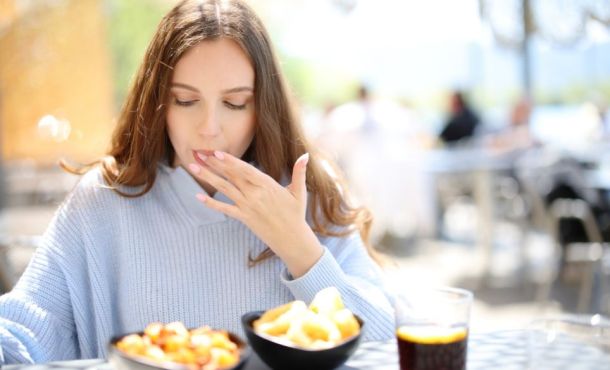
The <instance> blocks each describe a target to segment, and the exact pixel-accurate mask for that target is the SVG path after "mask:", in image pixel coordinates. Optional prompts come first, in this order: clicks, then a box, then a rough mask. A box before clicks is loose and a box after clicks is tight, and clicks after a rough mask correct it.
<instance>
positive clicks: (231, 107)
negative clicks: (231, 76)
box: [223, 101, 246, 110]
mask: <svg viewBox="0 0 610 370" xmlns="http://www.w3.org/2000/svg"><path fill="white" fill-rule="evenodd" d="M223 103H224V105H225V106H226V107H227V108H229V109H233V110H242V109H246V104H241V105H240V104H233V103H230V102H228V101H224V102H223Z"/></svg>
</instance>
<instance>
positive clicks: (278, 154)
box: [63, 0, 378, 263]
mask: <svg viewBox="0 0 610 370" xmlns="http://www.w3.org/2000/svg"><path fill="white" fill-rule="evenodd" d="M222 37H226V38H230V39H232V40H234V41H236V42H237V43H238V44H239V45H240V46H241V48H242V49H243V50H244V51H245V52H246V54H247V55H248V56H249V58H250V61H251V63H252V65H253V67H254V72H255V83H254V99H255V109H256V117H257V125H256V131H255V135H254V140H253V142H252V144H251V145H250V147H249V148H248V150H247V151H246V154H244V158H243V159H244V160H254V161H256V162H257V163H258V165H259V166H260V167H261V169H262V170H263V171H264V172H265V173H267V174H268V175H269V176H271V177H273V178H274V179H275V180H276V181H279V180H280V178H281V176H282V175H284V174H286V173H288V174H290V173H291V172H292V167H293V165H294V163H295V161H296V160H297V158H298V157H299V156H300V155H302V154H304V153H305V152H309V153H310V160H309V164H308V168H307V189H308V191H309V192H310V194H311V195H310V197H309V201H310V203H309V207H310V210H313V211H312V212H311V217H312V221H313V222H312V223H313V225H312V226H313V230H314V231H315V232H316V233H318V234H320V235H325V236H344V235H347V234H348V233H351V232H353V231H355V230H358V231H359V232H360V234H361V236H362V238H363V240H364V241H365V245H367V249H368V250H369V253H370V254H371V256H373V257H374V258H375V259H376V260H378V256H377V255H376V253H375V252H374V251H373V249H372V248H370V246H368V234H369V229H370V226H371V222H372V216H371V214H370V212H369V211H368V210H367V209H365V208H357V207H353V206H351V205H350V204H349V202H348V201H347V199H346V194H345V192H344V189H345V188H344V187H341V186H340V185H339V184H338V180H337V178H333V177H331V175H330V174H329V172H328V171H327V170H325V169H324V168H323V166H322V163H321V158H320V157H319V156H318V155H317V154H316V153H315V152H314V149H313V148H312V147H311V146H310V145H309V144H308V143H307V141H306V139H305V136H304V134H303V132H302V130H301V126H300V123H299V120H298V119H297V114H296V113H295V111H294V110H293V105H292V104H291V102H290V99H289V93H288V90H287V88H286V84H285V82H284V80H283V77H282V74H281V73H280V68H279V64H278V62H277V59H276V57H275V55H274V52H273V48H272V46H271V41H270V38H269V36H268V34H267V32H266V30H265V28H264V26H263V24H262V22H261V21H260V19H259V18H258V17H257V16H256V14H255V13H254V11H253V10H252V9H250V8H249V7H248V6H247V5H246V4H244V3H243V2H242V1H240V0H228V1H226V0H183V1H181V2H180V3H178V4H177V5H176V6H175V7H174V8H173V9H172V10H171V11H170V12H169V13H168V14H167V15H166V16H165V17H164V18H163V20H162V21H161V23H160V24H159V27H158V29H157V32H156V33H155V35H154V36H153V39H152V42H151V43H150V45H149V47H148V49H147V51H146V54H145V56H144V61H143V63H142V65H141V66H140V69H139V71H138V73H137V75H136V78H135V81H134V83H133V86H132V87H131V90H130V92H129V94H128V96H127V100H126V102H125V105H124V106H123V108H122V111H121V114H120V116H119V118H118V123H117V127H116V129H115V131H114V134H113V137H112V143H111V148H110V151H109V152H108V155H106V156H105V157H103V158H101V159H100V160H98V161H96V162H94V163H91V164H89V165H86V166H84V167H81V168H73V167H72V168H71V167H69V166H67V165H66V164H65V163H63V167H64V168H65V169H67V170H68V171H70V172H73V173H78V174H83V173H85V172H86V171H87V170H89V169H90V168H92V167H93V166H95V165H98V164H99V165H100V166H101V172H102V175H103V177H104V180H105V181H106V183H107V184H108V185H109V186H110V187H111V188H112V189H113V190H114V191H116V192H117V193H119V194H120V195H122V196H125V197H138V196H141V195H144V194H146V193H147V192H148V191H149V190H150V189H151V188H152V186H153V184H154V181H155V177H156V171H157V164H158V163H159V162H162V161H165V162H167V163H173V160H174V156H175V152H174V149H173V147H172V145H171V143H170V142H169V138H168V135H167V129H166V122H165V117H166V102H167V101H168V99H169V86H170V83H171V78H172V72H173V68H174V66H175V65H176V63H177V62H178V60H179V59H180V58H181V57H182V56H183V55H184V54H185V52H186V51H187V50H189V49H190V48H191V47H193V46H195V45H197V44H198V43H200V42H202V41H204V40H213V39H218V38H222ZM119 185H127V186H142V190H141V191H140V192H138V193H135V194H134V193H131V192H130V193H125V192H122V191H121V190H120V189H119V188H118V186H119ZM342 189H343V190H342ZM272 255H273V252H272V251H271V250H270V249H269V248H267V250H265V251H264V252H263V253H261V254H260V255H259V256H257V257H256V258H253V259H252V261H253V262H255V263H256V262H259V261H262V260H264V259H266V258H268V257H270V256H272Z"/></svg>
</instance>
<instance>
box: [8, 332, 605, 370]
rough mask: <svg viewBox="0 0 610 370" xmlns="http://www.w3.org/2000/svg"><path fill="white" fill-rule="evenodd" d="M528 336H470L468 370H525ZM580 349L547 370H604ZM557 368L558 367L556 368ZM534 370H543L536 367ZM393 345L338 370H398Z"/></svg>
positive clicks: (95, 369)
mask: <svg viewBox="0 0 610 370" xmlns="http://www.w3.org/2000/svg"><path fill="white" fill-rule="evenodd" d="M527 347H528V334H527V332H526V331H523V330H511V331H498V332H490V333H482V334H472V335H471V336H470V338H469V341H468V364H467V370H479V369H481V370H482V369H503V370H512V369H514V370H517V369H526V368H527V365H528V352H527ZM585 349H586V348H585ZM583 353H587V352H586V351H583V348H582V347H580V346H574V345H567V346H561V347H560V348H558V349H557V351H556V353H555V354H554V356H553V357H554V359H553V361H554V365H553V366H552V367H548V368H549V369H555V370H556V369H559V368H561V369H564V368H565V369H568V368H569V369H579V370H589V369H591V370H594V369H604V368H607V367H605V366H604V365H601V366H600V364H599V362H597V363H592V362H591V361H589V360H588V358H589V357H585V356H584V355H583ZM557 366H559V367H557ZM2 368H3V369H6V370H47V369H53V370H76V369H82V370H85V369H86V370H112V367H111V365H110V364H108V363H107V362H105V361H104V360H99V359H98V360H75V361H63V362H54V363H49V364H42V365H9V366H3V367H2ZM536 368H537V369H542V367H540V366H536ZM397 369H398V355H397V351H396V342H395V341H387V342H365V343H361V345H360V347H359V348H358V350H357V351H356V353H355V354H354V355H353V356H352V357H351V358H350V359H349V360H348V361H347V362H346V363H345V364H344V365H343V366H341V367H339V368H337V370H397ZM245 370H269V367H267V366H266V365H265V364H264V363H263V362H262V361H261V360H260V359H259V358H258V356H256V354H254V353H253V354H252V356H251V358H250V359H249V361H248V363H247V365H246V367H245Z"/></svg>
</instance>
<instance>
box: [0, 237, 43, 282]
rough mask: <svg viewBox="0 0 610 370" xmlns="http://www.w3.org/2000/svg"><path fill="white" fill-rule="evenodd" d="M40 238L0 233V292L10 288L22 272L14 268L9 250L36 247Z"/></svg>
mask: <svg viewBox="0 0 610 370" xmlns="http://www.w3.org/2000/svg"><path fill="white" fill-rule="evenodd" d="M40 240H41V237H40V236H30V235H20V236H7V235H0V294H1V293H6V292H8V291H10V290H11V289H12V288H13V286H14V285H15V283H16V282H17V279H18V278H19V275H21V272H22V271H17V269H16V268H15V266H14V264H13V262H12V260H11V256H10V252H11V250H12V249H14V248H28V249H32V250H33V249H36V248H37V247H38V245H39V244H40Z"/></svg>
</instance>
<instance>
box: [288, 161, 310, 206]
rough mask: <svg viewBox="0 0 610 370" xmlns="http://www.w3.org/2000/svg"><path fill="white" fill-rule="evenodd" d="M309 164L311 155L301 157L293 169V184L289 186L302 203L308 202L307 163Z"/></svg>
mask: <svg viewBox="0 0 610 370" xmlns="http://www.w3.org/2000/svg"><path fill="white" fill-rule="evenodd" d="M308 162H309V153H305V154H303V155H302V156H300V157H299V158H298V159H297V160H296V162H294V167H293V168H292V182H291V183H290V185H288V189H289V190H290V192H291V193H292V195H294V196H295V197H296V198H297V199H299V200H300V201H301V202H302V203H305V202H306V201H307V163H308Z"/></svg>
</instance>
